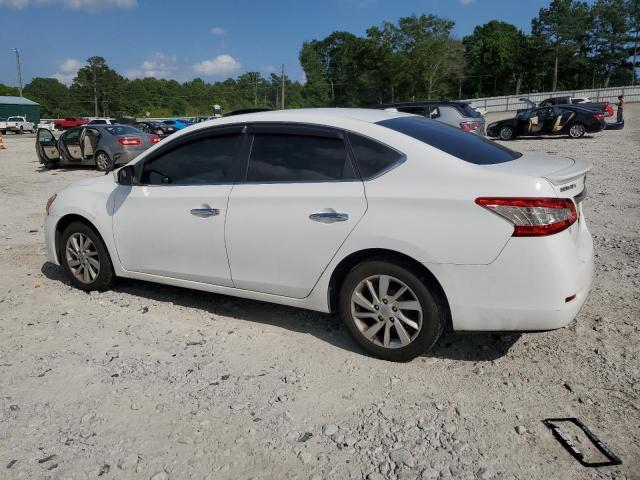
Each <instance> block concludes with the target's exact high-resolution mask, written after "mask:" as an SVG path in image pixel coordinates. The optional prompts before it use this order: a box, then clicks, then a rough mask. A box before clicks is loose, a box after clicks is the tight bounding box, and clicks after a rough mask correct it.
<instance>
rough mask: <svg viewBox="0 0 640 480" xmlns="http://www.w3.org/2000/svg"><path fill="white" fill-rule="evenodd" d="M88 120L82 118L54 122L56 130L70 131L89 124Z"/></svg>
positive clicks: (68, 118) (67, 118)
mask: <svg viewBox="0 0 640 480" xmlns="http://www.w3.org/2000/svg"><path fill="white" fill-rule="evenodd" d="M88 121H89V120H87V119H86V118H82V117H66V118H61V119H58V120H55V121H54V125H55V127H56V130H68V129H70V128H76V127H79V126H81V125H84V124H86V123H87V122H88Z"/></svg>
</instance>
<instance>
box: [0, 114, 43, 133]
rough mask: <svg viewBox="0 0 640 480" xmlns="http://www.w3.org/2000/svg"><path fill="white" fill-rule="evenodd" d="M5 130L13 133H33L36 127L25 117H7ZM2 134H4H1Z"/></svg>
mask: <svg viewBox="0 0 640 480" xmlns="http://www.w3.org/2000/svg"><path fill="white" fill-rule="evenodd" d="M5 129H6V130H7V131H8V132H13V133H24V132H30V133H33V132H35V131H36V125H35V123H33V122H30V121H28V120H27V119H26V118H25V117H9V118H7V124H6V127H5ZM3 133H4V132H3Z"/></svg>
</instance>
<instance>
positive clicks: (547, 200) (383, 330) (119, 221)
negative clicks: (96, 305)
mask: <svg viewBox="0 0 640 480" xmlns="http://www.w3.org/2000/svg"><path fill="white" fill-rule="evenodd" d="M589 168H590V165H588V164H586V163H583V162H582V161H578V160H571V159H567V158H554V157H547V156H542V155H522V154H520V153H517V152H514V151H511V150H509V149H507V148H504V147H502V146H500V145H498V144H495V143H493V142H490V141H488V140H485V139H484V138H481V137H479V136H477V135H470V134H468V133H466V132H464V131H462V130H460V129H456V128H453V127H450V126H448V125H444V124H442V123H439V122H436V121H433V120H429V119H425V118H421V117H417V116H415V115H408V114H404V113H393V112H386V111H381V110H364V109H310V110H284V111H273V112H261V113H253V114H247V115H241V116H233V117H227V118H222V119H217V120H215V121H206V122H202V123H199V124H197V125H194V126H192V127H190V128H187V129H184V130H182V131H181V132H179V133H177V134H175V135H172V136H171V137H170V138H169V139H168V140H165V141H163V142H161V143H159V144H158V145H155V146H154V147H152V148H150V149H149V150H147V151H146V152H145V153H143V154H142V155H140V156H139V157H137V158H136V159H135V160H133V161H132V162H131V163H130V164H128V165H126V166H125V167H123V168H120V169H119V170H117V171H115V172H114V174H113V175H106V176H102V177H98V178H94V179H90V180H83V181H80V182H76V183H75V184H73V185H71V186H70V187H68V188H66V189H65V190H63V191H62V192H60V193H58V194H57V196H55V195H54V196H53V197H52V198H50V199H49V202H48V204H47V217H46V222H45V235H46V241H47V246H48V253H49V257H50V259H51V261H53V262H55V263H57V264H61V265H62V267H63V268H64V270H65V271H66V274H67V275H68V277H69V279H70V280H71V282H72V283H73V284H74V285H75V286H76V287H78V288H80V289H82V290H87V291H88V290H105V289H108V288H109V287H111V285H112V284H113V282H114V280H115V279H116V277H127V278H134V279H139V280H148V281H151V282H158V283H163V284H168V285H176V286H180V287H188V288H194V289H198V290H203V291H207V292H214V293H219V294H226V295H234V296H238V297H244V298H251V299H256V300H263V301H267V302H273V303H279V304H284V305H291V306H296V307H301V308H307V309H312V310H318V311H322V312H334V311H337V312H339V314H340V316H341V317H342V319H343V321H344V322H345V324H346V325H347V327H348V329H349V330H350V332H351V333H352V334H353V336H354V338H355V340H356V341H357V342H358V343H359V344H360V345H361V346H362V347H363V348H364V349H365V350H366V351H368V352H369V353H371V354H373V355H375V356H378V357H380V358H385V359H389V360H397V361H404V360H409V359H411V358H413V357H415V356H417V355H420V354H422V353H423V352H425V351H427V350H428V349H429V348H431V347H432V346H433V345H434V344H435V342H436V341H437V339H438V337H439V336H440V334H441V333H442V331H443V330H444V329H445V328H447V327H450V328H452V329H453V330H456V331H510V330H511V331H512V330H518V331H523V330H548V329H555V328H559V327H562V326H565V325H567V324H568V323H569V322H570V321H571V320H572V319H573V318H575V316H576V315H577V313H578V311H579V310H580V308H581V306H582V304H583V303H584V301H585V299H586V297H587V294H588V292H589V288H590V286H591V280H592V274H593V243H592V239H591V235H590V233H589V231H588V229H587V225H586V223H585V219H584V216H583V214H582V205H581V202H582V200H583V199H584V196H585V175H586V172H587V171H588V170H589Z"/></svg>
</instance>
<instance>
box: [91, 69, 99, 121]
mask: <svg viewBox="0 0 640 480" xmlns="http://www.w3.org/2000/svg"><path fill="white" fill-rule="evenodd" d="M91 70H92V71H93V107H94V111H95V116H96V117H97V116H98V86H97V82H96V66H95V65H92V67H91Z"/></svg>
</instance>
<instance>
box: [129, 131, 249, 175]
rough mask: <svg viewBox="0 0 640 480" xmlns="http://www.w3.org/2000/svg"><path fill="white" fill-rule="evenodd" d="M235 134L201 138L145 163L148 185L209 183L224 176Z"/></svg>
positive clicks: (232, 148)
mask: <svg viewBox="0 0 640 480" xmlns="http://www.w3.org/2000/svg"><path fill="white" fill-rule="evenodd" d="M237 140H238V135H221V136H215V137H208V138H202V139H199V140H194V141H192V142H190V143H187V144H184V145H180V146H179V147H177V148H175V149H174V150H171V151H169V152H167V153H165V154H162V155H161V156H159V157H157V158H155V159H153V160H150V161H148V162H146V163H145V164H144V168H143V171H142V176H141V182H142V183H143V184H147V185H209V184H215V183H223V182H225V181H226V180H227V178H228V174H229V169H230V167H231V162H232V160H233V151H234V148H235V145H236V141H237Z"/></svg>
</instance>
